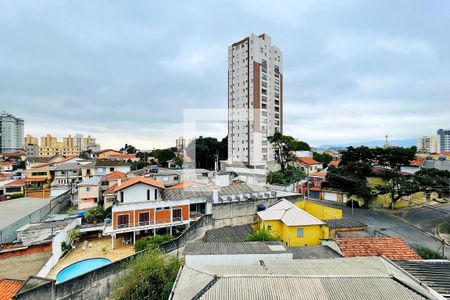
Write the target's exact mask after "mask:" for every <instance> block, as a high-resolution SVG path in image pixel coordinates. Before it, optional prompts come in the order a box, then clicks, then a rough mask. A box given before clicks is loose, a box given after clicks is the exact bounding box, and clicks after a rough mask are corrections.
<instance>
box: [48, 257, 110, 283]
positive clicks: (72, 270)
mask: <svg viewBox="0 0 450 300" xmlns="http://www.w3.org/2000/svg"><path fill="white" fill-rule="evenodd" d="M109 263H111V261H110V260H109V259H107V258H89V259H85V260H81V261H78V262H76V263H74V264H71V265H70V266H68V267H65V268H64V269H62V270H61V271H60V272H59V273H58V275H56V282H58V283H60V282H64V281H67V280H69V279H72V278H74V277H77V276H79V275H82V274H84V273H87V272H89V271H92V270H95V269H97V268H100V267H102V266H104V265H107V264H109Z"/></svg>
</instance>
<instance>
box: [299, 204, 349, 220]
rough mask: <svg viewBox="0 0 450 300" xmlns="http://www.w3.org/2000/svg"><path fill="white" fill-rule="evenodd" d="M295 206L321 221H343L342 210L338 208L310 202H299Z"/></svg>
mask: <svg viewBox="0 0 450 300" xmlns="http://www.w3.org/2000/svg"><path fill="white" fill-rule="evenodd" d="M295 205H297V206H298V207H299V208H301V209H303V210H304V211H306V212H307V213H309V214H311V215H313V216H314V217H316V218H318V219H320V220H334V219H342V210H340V209H337V208H332V207H328V206H325V205H320V204H316V203H313V202H309V201H299V202H296V203H295Z"/></svg>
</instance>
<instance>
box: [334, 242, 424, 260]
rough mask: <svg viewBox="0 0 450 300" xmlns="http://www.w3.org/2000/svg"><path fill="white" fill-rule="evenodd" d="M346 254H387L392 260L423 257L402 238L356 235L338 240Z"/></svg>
mask: <svg viewBox="0 0 450 300" xmlns="http://www.w3.org/2000/svg"><path fill="white" fill-rule="evenodd" d="M336 242H337V244H338V245H339V248H341V251H342V253H343V254H344V256H350V257H353V256H381V255H383V256H385V257H387V258H389V259H392V260H413V259H421V258H420V256H419V255H417V253H416V252H415V251H414V250H413V249H412V248H411V247H410V246H409V245H408V244H407V243H406V242H405V241H404V240H402V239H401V238H394V237H361V238H359V237H355V238H340V239H337V240H336Z"/></svg>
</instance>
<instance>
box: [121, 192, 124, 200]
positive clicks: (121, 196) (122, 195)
mask: <svg viewBox="0 0 450 300" xmlns="http://www.w3.org/2000/svg"><path fill="white" fill-rule="evenodd" d="M123 200H124V199H123V191H121V192H120V202H123Z"/></svg>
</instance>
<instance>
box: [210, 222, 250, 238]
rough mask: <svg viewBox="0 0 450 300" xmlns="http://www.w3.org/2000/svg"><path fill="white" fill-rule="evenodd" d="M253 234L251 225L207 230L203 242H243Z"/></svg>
mask: <svg viewBox="0 0 450 300" xmlns="http://www.w3.org/2000/svg"><path fill="white" fill-rule="evenodd" d="M251 233H253V228H252V226H251V225H248V224H247V225H240V226H227V227H222V228H216V229H211V230H208V231H207V232H206V234H205V237H204V238H203V240H204V241H205V242H243V241H245V239H246V238H247V236H248V235H249V234H251Z"/></svg>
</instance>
